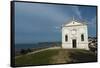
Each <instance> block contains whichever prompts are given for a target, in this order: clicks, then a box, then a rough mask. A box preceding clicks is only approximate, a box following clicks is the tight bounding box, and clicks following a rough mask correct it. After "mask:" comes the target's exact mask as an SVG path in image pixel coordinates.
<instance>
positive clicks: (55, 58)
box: [50, 50, 71, 64]
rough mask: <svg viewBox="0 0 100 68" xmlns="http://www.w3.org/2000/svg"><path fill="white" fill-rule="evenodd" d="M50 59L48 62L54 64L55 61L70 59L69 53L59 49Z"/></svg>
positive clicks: (63, 61) (64, 61) (60, 61)
mask: <svg viewBox="0 0 100 68" xmlns="http://www.w3.org/2000/svg"><path fill="white" fill-rule="evenodd" d="M51 59H52V60H51V61H50V63H52V64H56V63H68V62H70V61H71V59H70V58H69V54H68V52H67V51H65V50H60V51H59V53H58V54H57V55H55V56H53V57H52V58H51Z"/></svg>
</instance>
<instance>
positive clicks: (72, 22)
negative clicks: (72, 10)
mask: <svg viewBox="0 0 100 68" xmlns="http://www.w3.org/2000/svg"><path fill="white" fill-rule="evenodd" d="M81 25H86V24H85V23H83V22H82V23H80V22H78V21H70V22H69V23H67V24H64V26H65V27H66V26H81Z"/></svg>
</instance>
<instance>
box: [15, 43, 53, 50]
mask: <svg viewBox="0 0 100 68" xmlns="http://www.w3.org/2000/svg"><path fill="white" fill-rule="evenodd" d="M51 46H52V45H50V44H15V50H16V51H19V50H21V49H28V48H30V49H31V48H43V47H51Z"/></svg>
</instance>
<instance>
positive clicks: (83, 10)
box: [15, 2, 96, 43]
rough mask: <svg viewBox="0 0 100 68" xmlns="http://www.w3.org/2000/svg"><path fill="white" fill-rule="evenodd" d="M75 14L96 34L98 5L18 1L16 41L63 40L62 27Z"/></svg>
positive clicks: (92, 33)
mask: <svg viewBox="0 0 100 68" xmlns="http://www.w3.org/2000/svg"><path fill="white" fill-rule="evenodd" d="M73 16H74V17H75V19H78V20H85V21H87V23H88V32H89V36H96V7H91V6H72V5H55V4H42V3H24V2H16V3H15V43H34V42H52V41H61V29H60V27H61V25H62V24H64V23H67V21H68V20H70V19H72V17H73Z"/></svg>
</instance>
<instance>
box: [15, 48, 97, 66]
mask: <svg viewBox="0 0 100 68" xmlns="http://www.w3.org/2000/svg"><path fill="white" fill-rule="evenodd" d="M63 56H64V57H63ZM52 58H53V60H52ZM59 59H61V60H60V61H61V62H62V60H65V61H66V62H64V63H79V62H95V61H97V57H96V55H95V54H94V53H92V52H90V51H87V50H82V49H52V50H45V51H41V52H38V53H35V54H31V55H22V56H21V57H18V58H15V65H16V66H23V65H24V66H25V65H40V64H57V63H58V60H59Z"/></svg>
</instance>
